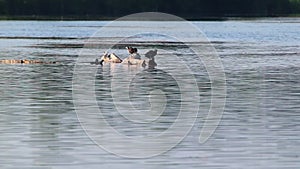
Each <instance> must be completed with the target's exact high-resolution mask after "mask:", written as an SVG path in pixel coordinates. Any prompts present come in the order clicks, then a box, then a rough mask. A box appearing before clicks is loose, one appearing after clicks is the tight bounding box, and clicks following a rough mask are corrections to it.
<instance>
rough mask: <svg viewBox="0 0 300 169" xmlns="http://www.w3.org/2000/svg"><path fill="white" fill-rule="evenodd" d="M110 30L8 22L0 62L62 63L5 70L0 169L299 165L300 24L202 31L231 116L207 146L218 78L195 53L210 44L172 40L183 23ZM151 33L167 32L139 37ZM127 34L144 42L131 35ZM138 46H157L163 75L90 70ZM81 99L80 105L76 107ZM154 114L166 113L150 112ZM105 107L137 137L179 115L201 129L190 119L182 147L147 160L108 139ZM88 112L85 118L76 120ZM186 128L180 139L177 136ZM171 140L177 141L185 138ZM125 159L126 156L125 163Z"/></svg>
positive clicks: (0, 86)
mask: <svg viewBox="0 0 300 169" xmlns="http://www.w3.org/2000/svg"><path fill="white" fill-rule="evenodd" d="M108 23H109V22H107V21H0V28H1V29H0V59H1V60H2V59H37V60H44V61H58V62H59V63H58V64H53V65H51V64H32V65H20V64H14V65H8V64H0V72H1V75H0V168H3V169H15V168H39V169H40V168H41V169H43V168H45V169H48V168H64V169H65V168H72V169H73V168H110V169H112V168H263V169H266V168H298V167H299V166H300V157H299V156H300V153H299V152H300V146H299V145H300V125H299V124H300V85H299V84H300V78H299V77H300V36H299V35H300V29H299V28H300V19H299V18H271V19H259V20H238V21H224V22H193V23H192V24H193V25H194V26H195V27H197V28H199V29H200V30H201V31H202V32H203V33H204V34H205V36H206V37H207V38H208V40H209V41H210V42H211V45H212V46H210V47H214V48H215V50H216V53H214V52H213V51H209V52H211V53H212V54H218V56H219V58H220V61H221V63H222V65H223V68H224V75H225V77H226V89H227V92H226V101H225V102H226V104H225V107H224V111H222V118H221V121H220V122H219V124H218V126H217V128H216V130H215V132H213V134H212V135H211V137H209V138H208V140H207V141H206V142H204V143H199V136H200V134H201V131H202V128H203V126H204V124H205V120H206V117H207V115H208V110H209V108H210V106H211V99H212V93H213V92H212V90H213V88H212V86H213V84H214V83H218V82H211V81H210V77H209V71H207V68H208V67H209V66H211V65H209V64H207V63H205V62H198V60H197V59H196V55H197V53H196V54H195V53H194V52H195V51H194V52H193V51H191V50H190V49H189V46H205V45H209V43H208V41H205V42H203V41H202V40H203V39H201V42H200V40H199V42H198V41H193V42H187V44H184V43H182V42H179V41H178V39H176V38H172V37H168V36H165V34H164V33H163V32H167V31H168V29H169V28H168V29H167V28H166V27H165V25H172V24H175V25H176V24H180V23H173V22H169V23H168V22H142V23H136V22H129V21H128V22H125V23H124V22H123V23H122V24H123V25H121V26H111V27H109V26H108V28H109V29H107V30H109V31H107V30H106V31H103V29H102V28H103V27H105V26H106V25H107V24H108ZM137 24H140V27H136V26H135V25H137ZM124 25H125V26H126V28H125V27H124ZM106 27H107V26H106ZM152 27H153V28H152ZM144 28H146V29H147V32H150V31H151V29H155V30H158V32H160V31H161V32H162V34H157V33H156V34H151V33H144V34H139V31H140V30H142V29H144ZM148 29H149V30H148ZM110 30H111V32H110ZM124 30H126V31H132V32H136V33H137V34H136V35H134V36H128V32H126V31H124ZM99 31H100V32H99ZM170 31H171V30H170ZM96 32H98V33H96ZM180 34H181V36H183V37H197V36H196V35H195V34H193V33H192V32H190V31H189V28H182V29H180ZM90 37H93V38H90ZM116 42H117V43H116ZM128 44H129V45H133V46H135V47H138V49H139V52H140V54H142V55H144V54H145V53H146V52H147V51H149V50H153V49H157V50H158V54H157V56H155V58H156V60H155V61H156V63H157V67H156V69H147V68H141V67H137V66H128V65H122V64H104V65H103V66H100V65H91V64H90V63H89V62H93V61H94V60H95V59H96V58H97V57H99V56H101V54H102V53H104V52H105V51H106V50H108V48H109V47H112V49H110V50H109V51H110V52H114V53H116V54H117V55H119V56H120V57H121V58H122V59H124V58H125V57H126V56H127V51H126V49H125V46H126V45H128ZM205 52H207V51H205ZM209 52H208V53H209ZM198 54H199V53H198ZM199 55H201V53H200V54H199ZM75 65H76V67H75ZM183 65H187V66H188V68H186V67H185V66H183ZM89 69H90V70H89ZM74 71H75V73H76V71H77V73H78V71H81V72H79V73H81V74H80V75H84V76H83V77H81V78H82V79H79V82H80V84H81V86H79V87H78V86H77V87H76V84H77V83H74ZM84 71H86V72H84ZM91 72H92V74H91ZM89 77H92V78H89ZM191 78H192V79H194V80H195V81H192V80H191ZM82 84H83V85H82ZM84 84H92V87H93V88H92V89H93V90H92V91H94V92H92V93H89V91H90V90H89V89H90V88H91V87H90V86H88V85H87V86H85V85H84ZM195 84H196V85H195ZM128 86H129V87H128ZM217 86H218V85H217ZM195 87H196V90H197V91H195ZM74 88H75V89H77V90H76V91H74ZM128 88H129V90H127V89H128ZM85 90H86V91H87V92H85ZM126 92H127V93H126ZM74 93H75V94H77V96H78V98H79V101H80V103H78V100H77V101H76V100H74ZM162 93H163V94H162ZM126 94H127V95H129V98H127V97H126V96H127V95H126ZM78 98H77V99H78ZM91 98H95V103H96V105H94V106H93V105H92V103H94V102H93V99H91ZM161 103H163V104H161ZM194 103H195V104H196V106H194ZM78 105H80V106H78ZM128 105H130V106H128ZM155 106H156V107H155ZM153 107H154V109H156V108H157V109H159V110H163V111H161V112H156V111H144V110H149V109H152V108H153ZM181 107H184V109H183V110H181ZM95 108H96V109H98V110H100V111H101V113H102V117H104V119H105V121H106V123H105V124H106V125H109V126H111V127H112V128H114V129H115V131H117V132H119V133H121V134H123V135H125V136H127V137H133V138H135V137H136V138H147V137H148V136H149V135H150V136H158V137H159V134H161V133H162V132H164V131H167V130H168V129H169V128H171V127H172V124H173V123H175V122H176V123H177V121H176V118H178V116H179V115H180V112H181V111H183V112H185V113H186V114H185V115H186V117H183V119H185V118H186V119H190V120H192V122H194V121H193V119H194V120H195V123H193V124H192V123H191V124H186V123H188V122H190V121H188V120H187V121H186V123H182V124H180V125H179V127H178V128H181V127H182V128H184V129H185V127H189V125H191V126H190V127H192V129H191V131H190V132H188V131H186V133H187V135H186V137H184V139H183V140H182V141H181V142H179V141H178V143H177V144H176V146H175V145H174V146H175V147H172V146H171V147H169V148H166V147H168V146H169V144H173V143H174V141H175V142H176V140H169V142H163V143H165V144H166V145H160V146H161V147H149V148H148V150H147V151H146V152H145V150H144V149H138V148H139V146H142V145H138V144H137V145H136V147H138V148H137V149H135V146H131V145H130V144H131V142H126V141H124V140H118V139H117V137H108V136H107V135H105V134H108V133H107V132H108V131H106V129H107V128H105V129H104V127H106V126H105V125H104V122H103V121H101V120H100V118H99V116H97V115H96V113H95V112H94V111H92V110H94V109H95ZM198 109H199V110H198ZM80 110H84V111H83V112H84V113H86V114H81V115H78V114H76V111H80ZM89 110H91V111H89ZM133 110H136V112H133ZM137 112H138V113H137ZM139 112H140V114H139ZM197 112H198V115H197V114H194V113H197ZM77 113H78V112H77ZM148 113H153V114H150V115H149V114H148ZM155 113H161V114H155ZM80 116H82V117H80ZM144 117H146V118H144ZM80 118H84V119H83V121H84V120H88V121H89V122H91V123H90V124H89V127H90V128H93V129H91V130H90V131H91V132H89V131H87V132H85V130H84V129H86V127H83V126H82V125H81V123H80V120H79V119H80ZM97 118H99V121H98V122H97V120H96V121H95V119H97ZM131 119H134V120H136V121H130V120H131ZM143 120H145V121H143ZM147 120H149V121H147ZM81 122H82V121H81ZM100 123H101V124H100ZM102 123H103V124H102ZM182 130H183V129H182ZM182 130H181V129H178V130H176V131H178V135H180V134H181V131H182ZM93 132H94V133H93ZM99 132H100V134H99ZM101 132H102V134H103V135H101ZM89 136H90V137H92V138H90V137H89ZM93 136H96V137H99V138H100V139H103V140H102V141H103V142H105V144H107V143H108V144H107V146H109V145H114V146H113V147H112V148H117V151H119V153H121V154H118V153H111V152H113V151H111V150H110V149H109V148H107V146H104V147H105V148H106V150H104V149H103V148H101V144H100V146H99V143H98V142H97V138H95V137H94V138H93ZM114 138H116V139H114ZM170 138H174V139H177V137H176V134H174V133H173V135H171V136H170ZM109 139H111V140H109ZM95 143H98V145H97V144H95ZM168 143H169V144H168ZM103 144H104V143H103ZM159 148H166V149H170V150H169V151H166V152H162V153H158V154H157V155H156V156H153V157H149V158H140V159H139V158H138V159H137V158H129V157H132V156H135V155H136V156H137V157H138V155H139V153H140V154H143V153H145V154H147V152H148V151H149V152H150V153H151V152H152V149H157V150H159ZM141 151H144V152H141ZM153 151H154V150H153ZM122 153H125V154H127V157H122V156H120V155H122ZM125 156H126V155H125Z"/></svg>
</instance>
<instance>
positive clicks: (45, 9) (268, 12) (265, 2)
mask: <svg viewBox="0 0 300 169" xmlns="http://www.w3.org/2000/svg"><path fill="white" fill-rule="evenodd" d="M146 11H147V12H149V11H155V12H166V13H171V14H175V15H179V16H182V17H185V18H190V19H191V18H201V17H226V16H284V15H289V14H299V13H300V0H0V15H2V16H31V17H35V16H49V17H58V16H66V17H68V16H74V17H87V18H88V17H91V18H93V17H102V18H104V17H119V16H123V15H127V14H131V13H137V12H146Z"/></svg>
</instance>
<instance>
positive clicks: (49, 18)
mask: <svg viewBox="0 0 300 169" xmlns="http://www.w3.org/2000/svg"><path fill="white" fill-rule="evenodd" d="M299 17H300V14H293V15H282V16H228V17H227V16H225V17H183V18H184V19H186V20H188V21H227V20H256V19H263V18H299ZM118 18H120V17H103V16H0V21H5V20H24V21H26V20H36V21H113V20H116V19H118ZM134 20H138V19H134Z"/></svg>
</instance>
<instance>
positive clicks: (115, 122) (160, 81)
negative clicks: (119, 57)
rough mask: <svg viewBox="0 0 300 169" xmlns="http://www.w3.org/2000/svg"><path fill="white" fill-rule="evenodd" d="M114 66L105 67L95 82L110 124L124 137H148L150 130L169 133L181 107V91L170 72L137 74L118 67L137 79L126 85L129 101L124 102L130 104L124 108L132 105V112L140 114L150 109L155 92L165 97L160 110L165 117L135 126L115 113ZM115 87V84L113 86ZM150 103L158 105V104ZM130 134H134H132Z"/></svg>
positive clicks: (154, 71) (101, 107)
mask: <svg viewBox="0 0 300 169" xmlns="http://www.w3.org/2000/svg"><path fill="white" fill-rule="evenodd" d="M111 66H112V67H114V66H115V65H112V64H110V65H105V66H104V68H103V67H99V69H98V73H97V77H96V82H95V83H96V84H95V85H96V97H97V101H98V105H99V109H100V110H101V112H102V113H103V115H104V117H105V118H106V120H107V121H108V123H109V124H110V125H111V126H113V127H114V128H115V129H116V130H118V131H120V132H122V133H124V134H125V135H126V134H128V135H130V134H136V133H139V134H141V133H147V132H145V131H147V130H150V132H152V133H153V132H154V133H155V132H161V131H162V130H166V129H168V128H169V127H170V125H172V122H173V121H174V119H176V117H177V115H178V113H179V111H180V106H181V95H180V89H179V86H178V84H177V83H176V80H175V79H174V78H173V77H172V76H171V75H170V74H168V73H167V72H165V71H163V70H159V69H144V70H141V71H138V69H134V68H132V67H131V68H130V67H128V66H127V65H119V66H120V67H119V66H118V67H117V68H118V69H120V68H121V69H127V68H128V69H127V72H126V70H124V71H123V73H136V74H135V76H134V78H132V79H130V82H129V83H128V84H127V86H128V91H129V93H128V97H129V100H124V101H127V102H126V103H121V104H130V105H131V106H132V109H134V110H135V111H137V112H139V111H144V110H150V109H151V102H150V100H151V98H150V96H149V95H150V93H151V92H152V91H157V90H159V91H161V92H162V93H163V95H164V96H165V97H166V101H167V102H166V106H165V108H164V109H163V110H161V111H162V113H161V116H160V117H159V118H158V119H156V120H155V121H153V122H151V123H135V122H132V121H130V120H129V119H127V118H126V117H124V116H122V114H119V112H118V110H117V109H116V106H115V104H116V103H115V99H114V98H113V96H112V94H111V92H112V90H111V86H112V84H111V83H112V80H113V79H112V78H113V76H114V74H112V72H113V69H112V67H111ZM126 67H127V68H126ZM118 82H120V83H122V82H123V81H122V80H120V81H118ZM118 82H117V83H118ZM114 85H116V84H115V83H114ZM115 87H116V88H118V87H119V86H118V85H116V86H115ZM120 90H122V89H120ZM117 97H120V98H122V97H126V96H123V95H118V96H117ZM118 101H119V100H118ZM151 101H154V102H155V100H151ZM128 111H130V110H128ZM128 129H130V130H128ZM130 131H134V132H133V133H131V132H130Z"/></svg>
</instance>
